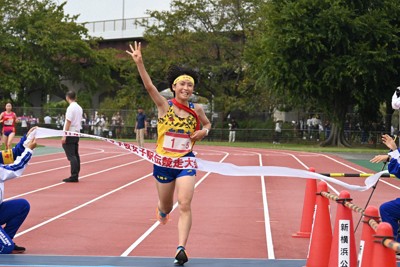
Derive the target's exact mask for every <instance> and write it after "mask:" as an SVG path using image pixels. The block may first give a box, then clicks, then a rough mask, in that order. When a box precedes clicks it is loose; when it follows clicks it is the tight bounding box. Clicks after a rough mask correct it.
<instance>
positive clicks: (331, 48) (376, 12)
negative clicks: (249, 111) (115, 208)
mask: <svg viewBox="0 0 400 267" xmlns="http://www.w3.org/2000/svg"><path fill="white" fill-rule="evenodd" d="M262 12H263V14H265V20H263V21H261V23H260V31H259V35H258V38H255V39H254V40H253V42H252V44H251V46H250V48H249V51H248V52H249V54H248V55H249V57H248V60H249V61H251V62H252V63H254V64H251V67H252V73H254V79H256V81H257V87H258V88H259V89H260V88H262V89H264V90H265V89H267V90H269V91H271V94H272V95H274V96H275V97H276V99H278V100H280V101H282V102H283V103H284V104H286V105H289V106H292V107H301V106H303V105H304V103H312V104H313V105H315V107H317V108H321V109H322V110H323V111H324V113H325V114H326V115H328V116H329V118H330V119H331V120H332V121H333V123H334V125H333V131H332V132H333V134H332V135H331V138H330V139H329V140H328V142H327V143H328V144H329V143H332V144H345V145H347V144H346V141H345V140H344V139H343V137H342V134H341V133H342V129H343V123H344V120H345V114H346V112H348V111H349V107H352V106H355V105H357V106H358V107H359V108H360V110H364V111H365V112H367V111H375V113H374V112H370V113H372V114H377V110H378V109H379V103H381V102H382V101H385V100H387V99H390V97H391V95H392V93H393V89H394V88H395V85H397V84H398V83H399V82H400V81H399V69H398V66H399V63H400V62H399V56H400V54H399V45H400V42H399V37H400V35H399V29H400V28H399V25H400V16H399V15H400V5H398V1H396V0H363V1H357V0H352V1H348V0H322V1H320V0H287V1H281V0H270V1H267V2H266V3H265V5H264V8H263V10H262ZM262 89H261V90H262Z"/></svg>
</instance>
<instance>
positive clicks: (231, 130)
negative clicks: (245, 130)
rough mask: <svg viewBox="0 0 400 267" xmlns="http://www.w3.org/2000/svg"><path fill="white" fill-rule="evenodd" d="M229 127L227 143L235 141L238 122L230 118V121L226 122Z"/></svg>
mask: <svg viewBox="0 0 400 267" xmlns="http://www.w3.org/2000/svg"><path fill="white" fill-rule="evenodd" d="M228 127H229V143H233V142H235V139H236V130H237V128H239V125H238V123H237V122H236V121H235V119H231V121H230V123H229V124H228Z"/></svg>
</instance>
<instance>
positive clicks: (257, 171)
mask: <svg viewBox="0 0 400 267" xmlns="http://www.w3.org/2000/svg"><path fill="white" fill-rule="evenodd" d="M54 136H76V137H88V138H94V139H100V140H103V141H106V142H108V143H111V144H114V145H116V146H118V147H120V148H122V149H125V150H127V151H129V152H131V153H134V154H135V155H137V156H139V157H141V158H143V159H145V160H147V161H149V162H151V163H153V164H156V165H159V166H163V167H167V168H174V169H197V170H199V171H204V172H213V173H218V174H221V175H227V176H279V177H294V178H313V179H320V180H324V181H326V182H330V183H334V184H337V185H340V186H343V187H344V188H346V189H349V190H354V191H365V190H368V189H369V188H371V187H372V186H373V185H375V184H376V182H377V181H378V180H379V178H380V177H381V175H382V174H384V173H388V171H386V170H385V171H381V172H378V173H376V174H374V175H372V176H369V177H368V178H366V179H365V181H364V185H363V186H361V185H352V184H348V183H345V182H343V181H340V180H337V179H335V178H332V177H327V176H325V175H321V174H318V173H315V172H310V171H307V170H299V169H294V168H288V167H276V166H237V165H234V164H231V163H221V162H214V161H208V160H203V159H201V158H196V157H184V158H170V157H165V156H161V155H158V154H157V153H156V152H155V151H153V150H150V149H146V148H143V147H138V146H136V145H134V144H129V143H124V142H120V141H116V140H113V139H109V138H104V137H100V136H95V135H90V134H83V133H76V132H68V131H62V130H53V129H47V128H42V127H38V128H37V129H36V130H34V131H33V132H32V133H31V134H30V135H29V136H28V138H27V140H26V142H29V140H31V139H32V138H34V137H35V138H48V137H54Z"/></svg>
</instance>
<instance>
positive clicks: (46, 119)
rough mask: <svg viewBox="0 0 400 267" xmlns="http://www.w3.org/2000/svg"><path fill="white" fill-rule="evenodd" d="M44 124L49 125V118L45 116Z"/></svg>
mask: <svg viewBox="0 0 400 267" xmlns="http://www.w3.org/2000/svg"><path fill="white" fill-rule="evenodd" d="M43 120H44V124H51V117H50V116H49V115H48V114H47V115H46V117H44V119H43Z"/></svg>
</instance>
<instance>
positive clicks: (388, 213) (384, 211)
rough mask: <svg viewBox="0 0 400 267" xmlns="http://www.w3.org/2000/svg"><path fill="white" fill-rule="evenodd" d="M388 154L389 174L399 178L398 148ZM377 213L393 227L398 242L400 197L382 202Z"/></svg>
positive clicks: (399, 237)
mask: <svg viewBox="0 0 400 267" xmlns="http://www.w3.org/2000/svg"><path fill="white" fill-rule="evenodd" d="M389 155H390V156H391V158H390V162H389V165H388V171H389V173H390V174H393V175H395V176H396V177H397V178H400V162H399V160H400V158H399V156H400V151H399V149H398V150H395V151H391V152H390V153H389ZM379 213H380V215H381V219H382V221H383V222H387V223H390V225H391V226H392V228H393V236H394V237H395V238H396V237H397V239H396V241H397V242H400V234H398V233H397V232H398V229H399V220H400V198H396V199H394V200H391V201H388V202H385V203H383V204H382V205H381V206H380V207H379Z"/></svg>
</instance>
